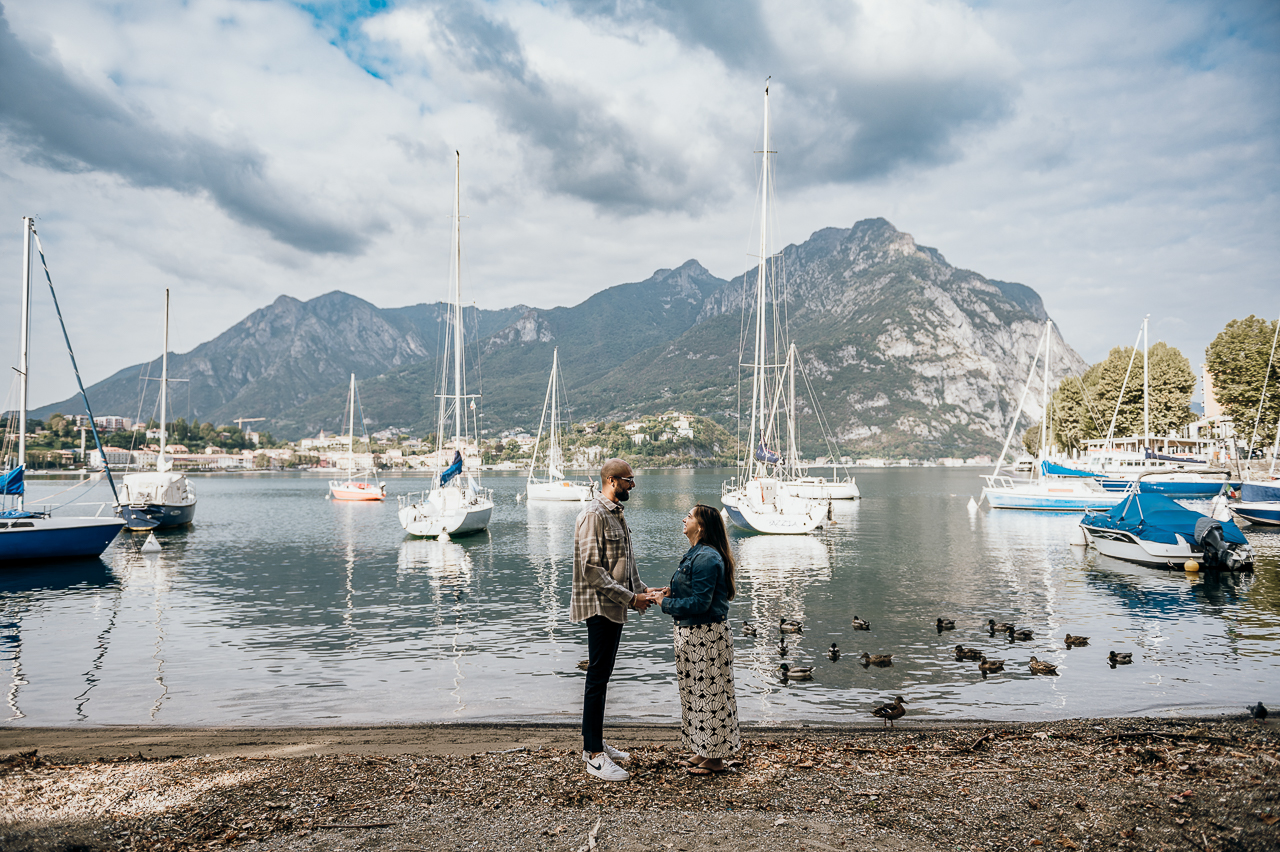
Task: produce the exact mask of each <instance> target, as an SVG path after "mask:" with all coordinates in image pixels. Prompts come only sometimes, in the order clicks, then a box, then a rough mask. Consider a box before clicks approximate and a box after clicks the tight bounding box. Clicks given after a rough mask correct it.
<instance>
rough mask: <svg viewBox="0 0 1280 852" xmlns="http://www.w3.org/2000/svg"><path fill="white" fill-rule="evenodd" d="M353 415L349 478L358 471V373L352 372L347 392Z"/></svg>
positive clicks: (349, 423)
mask: <svg viewBox="0 0 1280 852" xmlns="http://www.w3.org/2000/svg"><path fill="white" fill-rule="evenodd" d="M347 405H349V406H350V407H351V416H350V417H349V418H347V479H350V478H351V477H353V476H355V473H356V374H355V373H352V374H351V390H350V391H348V393H347Z"/></svg>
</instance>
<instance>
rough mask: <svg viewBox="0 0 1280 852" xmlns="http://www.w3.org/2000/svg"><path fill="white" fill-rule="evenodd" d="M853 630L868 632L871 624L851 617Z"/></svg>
mask: <svg viewBox="0 0 1280 852" xmlns="http://www.w3.org/2000/svg"><path fill="white" fill-rule="evenodd" d="M853 629H854V630H870V629H871V622H869V621H863V620H862V619H861V618H858V616H856V615H855V616H854V617H853Z"/></svg>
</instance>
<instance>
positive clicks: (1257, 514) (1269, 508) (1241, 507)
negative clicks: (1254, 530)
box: [1227, 500, 1280, 527]
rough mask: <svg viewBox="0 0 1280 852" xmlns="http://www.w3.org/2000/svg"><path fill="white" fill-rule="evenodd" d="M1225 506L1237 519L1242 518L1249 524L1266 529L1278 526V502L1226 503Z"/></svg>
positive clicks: (1279, 503) (1279, 524) (1279, 511)
mask: <svg viewBox="0 0 1280 852" xmlns="http://www.w3.org/2000/svg"><path fill="white" fill-rule="evenodd" d="M1227 505H1228V508H1230V509H1231V513H1232V514H1233V515H1235V516H1236V517H1237V518H1243V519H1244V520H1246V521H1248V522H1249V523H1251V524H1257V525H1259V526H1268V527H1276V526H1280V501H1274V500H1267V501H1252V502H1246V501H1241V502H1239V503H1228V504H1227Z"/></svg>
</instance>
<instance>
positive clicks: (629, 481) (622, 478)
mask: <svg viewBox="0 0 1280 852" xmlns="http://www.w3.org/2000/svg"><path fill="white" fill-rule="evenodd" d="M613 478H614V479H616V480H618V481H619V482H625V483H627V484H628V485H635V484H636V478H635V477H634V476H615V477H613Z"/></svg>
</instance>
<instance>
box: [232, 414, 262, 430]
mask: <svg viewBox="0 0 1280 852" xmlns="http://www.w3.org/2000/svg"><path fill="white" fill-rule="evenodd" d="M266 419H267V418H265V417H237V418H236V419H234V420H232V421H231V422H232V423H234V424H236V426H237V427H238V428H239V429H240V431H241V432H243V431H244V424H246V423H256V422H258V421H259V420H266Z"/></svg>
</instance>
